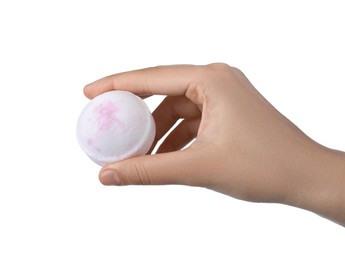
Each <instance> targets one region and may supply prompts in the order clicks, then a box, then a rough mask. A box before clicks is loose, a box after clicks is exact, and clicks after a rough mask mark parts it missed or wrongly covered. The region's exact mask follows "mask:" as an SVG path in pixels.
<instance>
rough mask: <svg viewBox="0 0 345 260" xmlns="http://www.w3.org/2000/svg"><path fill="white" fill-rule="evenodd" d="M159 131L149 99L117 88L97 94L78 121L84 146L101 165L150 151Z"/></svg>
mask: <svg viewBox="0 0 345 260" xmlns="http://www.w3.org/2000/svg"><path fill="white" fill-rule="evenodd" d="M155 134H156V127H155V123H154V119H153V117H152V115H151V112H150V110H149V109H148V107H147V106H146V104H145V102H144V101H143V100H142V99H141V98H140V97H138V96H136V95H134V94H132V93H130V92H128V91H120V90H114V91H109V92H105V93H103V94H101V95H99V96H97V97H95V98H94V99H92V100H91V101H90V102H89V103H88V104H87V105H86V107H85V108H84V110H83V111H82V113H81V115H80V117H79V120H78V123H77V139H78V142H79V145H80V147H81V148H82V149H83V151H84V152H85V153H86V154H87V155H88V156H89V157H90V159H91V160H93V161H94V162H95V163H97V164H99V165H101V166H103V165H104V164H106V163H109V162H116V161H120V160H124V159H127V158H130V157H135V156H139V155H144V154H146V153H147V152H148V150H149V149H150V147H151V145H152V143H153V140H154V138H155Z"/></svg>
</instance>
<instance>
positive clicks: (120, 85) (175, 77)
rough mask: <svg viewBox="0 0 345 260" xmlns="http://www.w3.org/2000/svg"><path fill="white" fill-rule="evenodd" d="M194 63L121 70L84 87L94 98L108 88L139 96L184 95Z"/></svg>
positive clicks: (193, 70)
mask: <svg viewBox="0 0 345 260" xmlns="http://www.w3.org/2000/svg"><path fill="white" fill-rule="evenodd" d="M196 67H197V66H195V65H173V66H158V67H152V68H146V69H140V70H134V71H128V72H122V73H118V74H114V75H111V76H107V77H104V78H102V79H99V80H97V81H95V82H93V83H91V84H88V85H86V86H85V88H84V93H85V96H87V97H88V98H91V99H92V98H94V97H96V96H98V95H100V94H102V93H104V92H107V91H110V90H126V91H130V92H133V93H135V94H137V95H139V96H147V95H172V96H175V95H184V94H185V93H186V91H187V89H188V87H189V86H190V85H191V82H193V79H195V77H194V74H195V70H196Z"/></svg>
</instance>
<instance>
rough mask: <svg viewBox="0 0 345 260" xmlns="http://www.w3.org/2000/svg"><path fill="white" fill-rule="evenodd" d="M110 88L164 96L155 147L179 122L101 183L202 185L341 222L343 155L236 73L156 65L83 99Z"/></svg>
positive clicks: (105, 83) (89, 90) (108, 82)
mask: <svg viewBox="0 0 345 260" xmlns="http://www.w3.org/2000/svg"><path fill="white" fill-rule="evenodd" d="M113 89H117V90H127V91H131V92H133V93H136V94H138V95H140V96H147V95H155V94H161V95H167V97H166V98H165V100H164V101H163V102H162V103H161V104H160V105H159V107H158V108H157V109H156V110H155V111H154V113H153V116H154V119H155V121H156V126H157V134H156V140H155V143H154V145H156V144H157V142H158V141H159V140H160V139H161V138H162V137H163V136H164V134H165V133H166V132H167V131H168V130H169V129H170V128H171V127H172V126H173V125H174V124H175V122H176V121H177V120H178V119H180V118H182V119H183V121H182V122H181V123H180V125H178V127H177V128H176V129H174V130H173V131H172V133H170V135H169V136H168V137H167V138H166V139H165V140H164V142H163V143H162V144H161V146H160V147H159V149H158V152H157V154H155V155H146V156H142V157H137V158H131V159H128V160H124V161H121V162H117V163H113V164H108V165H106V166H104V168H103V169H102V170H101V172H100V180H101V182H102V183H103V184H105V185H129V184H184V185H192V186H200V187H206V188H209V189H212V190H215V191H218V192H222V193H224V194H227V195H230V196H233V197H236V198H239V199H243V200H248V201H256V202H278V203H285V204H289V205H294V206H297V207H301V208H305V209H308V210H311V211H314V212H316V213H318V214H321V215H324V216H325V217H328V218H331V219H334V220H335V221H338V222H340V223H345V207H344V206H343V205H345V203H344V198H345V196H344V194H345V192H340V191H342V190H345V189H344V187H345V159H344V158H345V156H344V153H341V152H337V151H333V150H330V149H328V148H325V147H323V146H321V145H319V144H318V143H316V142H315V141H313V140H311V139H310V138H309V137H307V136H306V135H305V134H304V133H303V132H302V131H301V130H299V129H298V128H297V127H296V126H295V125H294V124H293V123H291V122H290V121H289V120H288V119H287V118H285V117H284V116H283V115H282V114H280V113H279V112H278V111H277V110H276V109H275V108H274V107H273V106H272V105H271V104H270V103H269V102H268V101H267V100H266V99H265V98H264V97H263V96H261V95H260V93H259V92H258V91H257V90H256V89H255V88H254V87H253V86H252V85H251V83H250V82H249V81H248V79H247V78H246V76H245V75H244V74H243V73H242V72H241V71H240V70H238V69H236V68H233V67H230V66H228V65H226V64H210V65H206V66H190V65H178V66H160V67H155V68H148V69H143V70H137V71H132V72H125V73H120V74H116V75H112V76H109V77H106V78H103V79H100V80H98V81H96V82H94V83H92V84H90V85H88V86H86V87H85V89H84V92H85V95H86V96H87V97H89V98H93V97H95V96H97V95H99V94H101V93H103V92H105V91H109V90H113ZM194 138H195V141H194V142H193V143H192V144H191V145H190V146H189V147H188V148H186V149H184V150H181V149H182V148H184V147H185V146H186V145H187V144H188V143H190V142H191V141H193V140H194ZM152 148H153V147H152ZM151 150H152V149H151ZM335 191H336V192H335ZM339 200H340V201H339ZM339 205H341V206H340V207H339ZM339 210H340V213H336V212H335V211H338V212H339Z"/></svg>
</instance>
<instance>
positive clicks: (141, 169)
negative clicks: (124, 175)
mask: <svg viewBox="0 0 345 260" xmlns="http://www.w3.org/2000/svg"><path fill="white" fill-rule="evenodd" d="M128 170H129V172H128V177H129V178H130V180H129V181H130V183H133V184H139V185H150V184H152V183H151V179H150V176H149V173H148V171H147V169H146V167H145V166H144V165H141V164H132V165H131V166H129V169H128Z"/></svg>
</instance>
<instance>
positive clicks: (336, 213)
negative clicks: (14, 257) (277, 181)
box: [286, 145, 345, 226]
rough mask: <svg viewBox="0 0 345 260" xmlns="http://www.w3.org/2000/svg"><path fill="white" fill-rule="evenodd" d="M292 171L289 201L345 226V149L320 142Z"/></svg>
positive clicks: (287, 202)
mask: <svg viewBox="0 0 345 260" xmlns="http://www.w3.org/2000/svg"><path fill="white" fill-rule="evenodd" d="M308 152H309V153H308V155H306V156H305V158H304V159H305V160H304V163H303V165H302V166H301V165H299V169H298V171H296V174H292V176H293V178H292V181H291V183H292V184H291V189H289V192H288V195H287V200H286V204H289V205H291V206H295V207H299V208H303V209H306V210H309V211H312V212H314V213H316V214H318V215H320V216H323V217H325V218H328V219H330V220H332V221H334V222H337V223H338V224H340V225H343V226H345V153H344V152H340V151H336V150H331V149H328V148H325V147H322V146H319V145H317V147H314V149H312V150H309V151H308Z"/></svg>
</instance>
